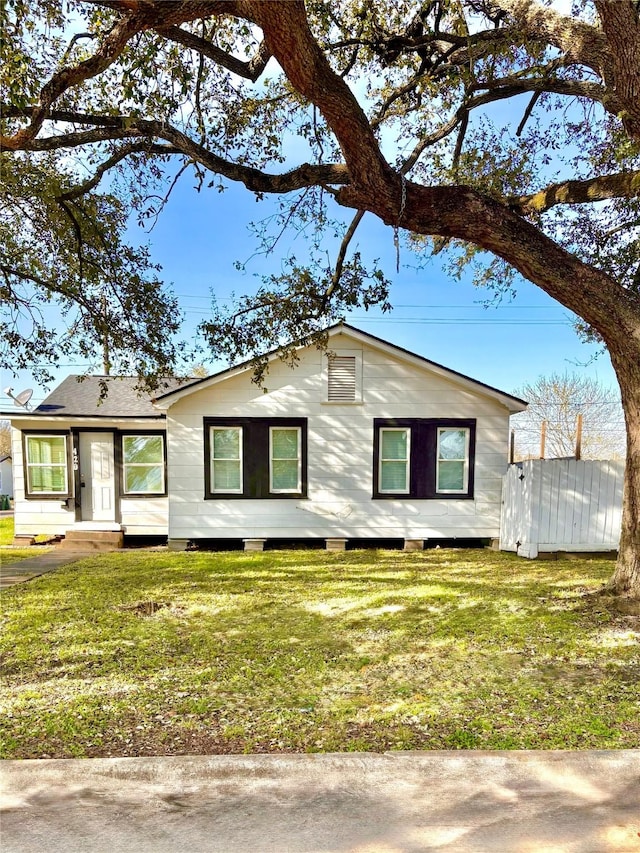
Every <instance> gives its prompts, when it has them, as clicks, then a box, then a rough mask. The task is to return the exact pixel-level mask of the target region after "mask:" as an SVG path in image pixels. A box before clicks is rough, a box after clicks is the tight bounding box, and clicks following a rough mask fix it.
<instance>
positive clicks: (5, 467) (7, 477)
mask: <svg viewBox="0 0 640 853" xmlns="http://www.w3.org/2000/svg"><path fill="white" fill-rule="evenodd" d="M11 461H12V460H11V457H10V456H7V457H6V458H5V459H3V460H2V461H1V462H0V495H8V497H10V498H12V497H13V466H12V464H11Z"/></svg>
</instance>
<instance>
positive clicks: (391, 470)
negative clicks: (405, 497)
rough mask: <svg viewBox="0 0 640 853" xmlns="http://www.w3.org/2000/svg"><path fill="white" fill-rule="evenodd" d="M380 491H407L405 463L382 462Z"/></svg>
mask: <svg viewBox="0 0 640 853" xmlns="http://www.w3.org/2000/svg"><path fill="white" fill-rule="evenodd" d="M380 489H381V490H382V491H383V492H403V491H406V489H407V463H406V462H382V463H381V469H380Z"/></svg>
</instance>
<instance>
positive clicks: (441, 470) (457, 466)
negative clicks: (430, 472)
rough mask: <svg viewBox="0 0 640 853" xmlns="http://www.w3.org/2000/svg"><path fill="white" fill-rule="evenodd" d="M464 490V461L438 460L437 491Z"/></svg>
mask: <svg viewBox="0 0 640 853" xmlns="http://www.w3.org/2000/svg"><path fill="white" fill-rule="evenodd" d="M463 490H464V462H440V464H439V465H438V491H440V492H447V491H451V492H462V491H463Z"/></svg>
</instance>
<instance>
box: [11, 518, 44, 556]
mask: <svg viewBox="0 0 640 853" xmlns="http://www.w3.org/2000/svg"><path fill="white" fill-rule="evenodd" d="M13 530H14V523H13V516H12V515H6V516H4V517H2V518H0V565H2V564H3V563H14V562H17V561H18V560H26V559H27V557H37V556H38V554H42V553H43V552H44V551H48V550H49V549H48V548H44V547H43V546H42V545H37V546H30V545H25V546H23V547H22V546H13V544H12V543H13ZM47 540H48V537H47V536H37V537H36V541H43V542H44V541H47Z"/></svg>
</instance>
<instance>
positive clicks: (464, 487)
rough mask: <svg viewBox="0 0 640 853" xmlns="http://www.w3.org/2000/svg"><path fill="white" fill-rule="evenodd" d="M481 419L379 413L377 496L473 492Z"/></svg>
mask: <svg viewBox="0 0 640 853" xmlns="http://www.w3.org/2000/svg"><path fill="white" fill-rule="evenodd" d="M475 447H476V421H475V419H462V418H453V419H451V420H450V419H445V418H374V421H373V497H374V498H402V497H405V498H406V497H410V498H438V499H453V498H461V499H470V498H473V481H474V467H475V452H476V450H475Z"/></svg>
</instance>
